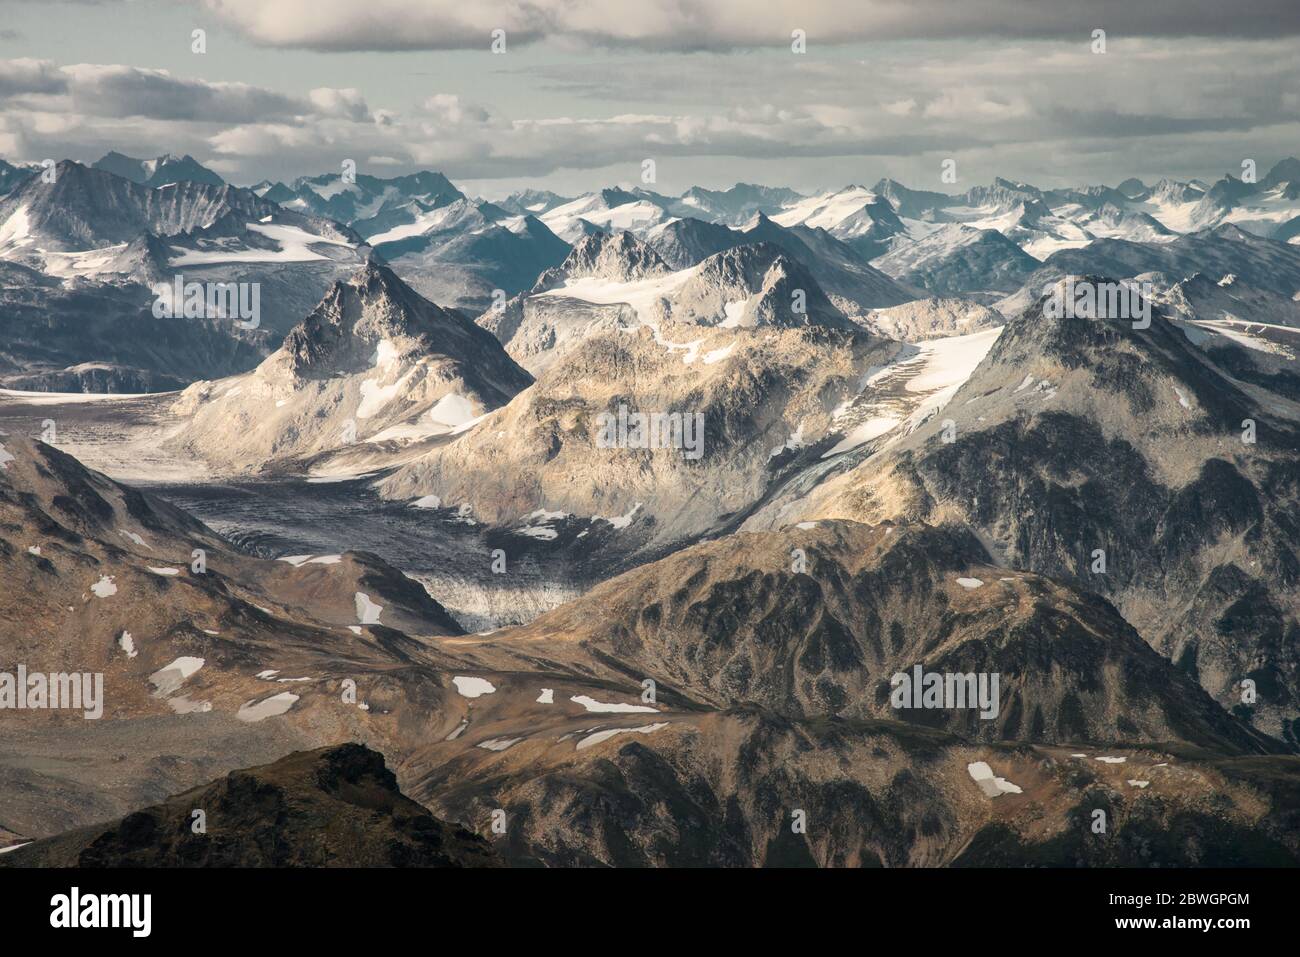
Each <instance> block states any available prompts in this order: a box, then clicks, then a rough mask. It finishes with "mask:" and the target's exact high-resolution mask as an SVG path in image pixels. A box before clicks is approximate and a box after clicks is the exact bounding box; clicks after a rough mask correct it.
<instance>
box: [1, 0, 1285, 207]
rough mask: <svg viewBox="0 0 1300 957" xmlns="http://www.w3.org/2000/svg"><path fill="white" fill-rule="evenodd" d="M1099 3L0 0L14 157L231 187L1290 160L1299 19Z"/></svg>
mask: <svg viewBox="0 0 1300 957" xmlns="http://www.w3.org/2000/svg"><path fill="white" fill-rule="evenodd" d="M1101 6H1102V8H1103V10H1102V12H1101V13H1098V12H1096V10H1092V11H1089V12H1087V13H1080V12H1077V11H1075V10H1074V8H1073V6H1072V5H1071V4H1068V3H1065V2H1049V3H1040V4H1035V5H1034V6H1032V7H1030V8H1024V7H1023V6H1022V5H1019V4H1016V3H1014V2H1013V0H978V2H972V3H963V4H952V3H948V2H935V0H931V2H921V3H917V4H911V5H900V4H897V3H893V2H883V3H882V2H868V3H862V4H856V5H854V6H853V7H851V8H841V5H838V4H829V3H808V4H796V3H776V4H762V5H754V4H746V3H741V2H735V0H716V2H714V3H710V4H691V3H669V2H666V0H665V2H662V3H656V2H649V3H642V2H638V3H626V4H618V3H603V4H596V3H563V4H562V3H550V2H541V3H535V4H530V5H527V6H526V7H519V6H516V5H512V4H507V3H486V4H476V5H475V6H474V7H473V8H472V9H470V8H462V7H461V6H458V5H454V4H449V3H442V2H433V3H428V2H426V3H420V2H399V0H373V2H370V3H367V4H354V3H351V2H344V0H315V2H304V0H288V2H282V3H277V4H276V5H275V6H274V7H273V8H267V7H266V5H264V4H259V3H256V2H250V0H222V2H217V0H209V2H195V3H189V4H165V3H160V2H154V0H137V2H127V0H103V2H54V3H35V2H28V0H0V10H2V11H3V14H4V17H3V23H4V25H3V27H0V103H2V104H3V107H2V109H3V112H0V158H3V159H6V160H8V161H10V162H38V161H39V160H41V159H44V158H47V157H49V158H56V159H59V158H64V157H67V158H71V159H75V160H78V161H82V162H87V163H90V162H93V161H94V160H96V159H98V158H99V157H100V156H102V155H103V154H104V153H106V152H108V151H110V150H118V151H120V152H122V153H125V154H127V155H131V156H138V157H144V158H148V157H153V156H156V155H159V154H161V153H164V152H172V153H176V154H185V153H188V154H191V155H193V156H194V157H195V158H196V159H197V160H199V161H200V162H202V163H204V164H205V165H207V166H209V167H211V168H212V169H214V170H215V171H217V172H218V173H220V174H221V175H222V176H224V177H226V178H227V179H229V180H230V181H232V182H235V183H239V184H251V183H253V182H256V181H259V180H262V179H272V180H277V179H281V180H290V179H293V178H295V177H297V176H301V175H309V174H317V173H325V172H331V171H335V170H337V169H338V168H339V164H340V163H341V162H342V161H343V160H345V159H352V160H354V161H355V162H356V164H357V169H358V172H361V173H368V174H371V175H376V176H393V175H398V174H401V173H406V172H412V171H415V170H419V169H435V170H439V171H441V172H443V173H445V174H446V175H447V176H448V177H450V178H451V179H452V180H453V181H455V182H456V183H457V185H458V186H461V188H463V189H465V190H466V191H468V192H471V193H475V194H477V195H482V196H486V197H488V198H499V197H501V196H504V195H506V194H507V193H509V192H511V191H513V190H516V189H520V188H525V187H532V188H539V189H553V190H555V191H557V192H560V193H566V194H573V193H577V192H584V191H588V190H592V189H596V188H599V187H602V186H612V185H624V186H628V187H631V186H642V185H644V186H646V188H650V189H653V190H656V191H658V192H664V193H669V194H677V193H680V192H681V191H682V190H683V189H685V188H687V187H689V186H692V185H701V186H705V187H710V188H718V187H727V186H730V185H732V184H734V183H736V182H738V181H743V182H755V183H762V184H766V185H774V186H789V187H792V188H795V189H799V190H801V191H804V192H815V191H818V190H822V189H832V188H839V187H842V186H845V185H847V184H849V183H860V184H863V185H868V186H869V185H871V184H872V183H874V182H875V181H876V180H878V179H879V178H881V177H885V176H887V177H893V178H895V179H898V180H900V181H901V182H903V183H905V184H906V185H908V186H912V187H914V188H918V189H935V190H941V191H944V192H950V193H956V192H961V191H963V190H965V189H967V188H969V187H970V186H973V185H977V184H982V183H987V182H989V181H990V180H991V179H992V178H993V177H994V176H1003V177H1006V178H1009V179H1015V180H1023V181H1027V182H1032V183H1034V184H1035V185H1039V186H1044V187H1059V186H1068V185H1082V184H1098V183H1105V184H1107V185H1115V184H1117V183H1119V182H1120V181H1122V180H1124V179H1127V178H1129V177H1131V176H1136V177H1138V178H1140V179H1142V180H1144V181H1145V182H1148V183H1150V182H1153V181H1154V180H1156V179H1158V178H1160V177H1162V176H1171V177H1176V178H1182V179H1187V178H1193V177H1196V178H1201V179H1205V180H1207V181H1213V180H1215V179H1218V178H1219V177H1221V176H1222V175H1223V174H1224V173H1232V174H1233V175H1240V173H1241V163H1242V161H1243V160H1245V159H1253V160H1255V162H1256V163H1257V165H1258V168H1259V170H1260V173H1261V175H1262V173H1263V172H1264V171H1265V170H1267V169H1268V168H1269V167H1270V166H1272V164H1273V163H1275V162H1277V160H1279V159H1281V158H1283V157H1286V156H1289V155H1292V154H1294V153H1296V152H1300V150H1298V149H1297V147H1296V144H1297V142H1300V93H1297V92H1295V91H1297V90H1300V82H1298V81H1300V63H1298V61H1297V58H1296V57H1295V56H1294V47H1295V43H1294V38H1295V35H1296V34H1297V32H1300V5H1297V4H1287V3H1284V2H1279V0H1270V2H1265V3H1258V4H1255V5H1253V6H1251V7H1247V8H1245V9H1244V10H1236V9H1234V10H1231V11H1225V10H1224V8H1223V7H1222V5H1221V4H1218V3H1212V2H1208V0H1195V2H1178V0H1165V2H1156V3H1149V4H1144V5H1142V7H1141V8H1140V9H1128V5H1126V4H1123V3H1119V2H1113V3H1106V4H1102V5H1101ZM195 30H203V31H205V37H204V40H205V47H206V52H203V53H198V52H194V51H193V47H194V40H193V31H195ZM495 30H501V31H504V35H503V39H504V46H505V50H504V52H501V53H493V52H492V49H491V47H492V44H493V31H495ZM796 30H802V31H804V32H805V34H806V52H803V53H796V52H794V51H793V50H792V40H791V35H792V32H793V31H796ZM1095 30H1104V31H1105V52H1104V53H1101V52H1094V49H1095V47H1096V46H1097V40H1096V39H1095V38H1094V35H1093V32H1094V31H1095ZM497 45H498V48H500V45H501V35H498V44H497ZM108 50H111V51H113V55H112V56H111V57H110V56H106V55H105V51H108ZM646 159H653V160H654V161H655V167H656V169H655V172H656V179H655V182H653V183H643V181H642V178H641V169H642V163H643V161H644V160H646ZM946 159H953V160H955V161H956V173H957V177H956V182H955V183H952V182H943V181H941V179H940V171H941V168H942V164H943V161H944V160H946Z"/></svg>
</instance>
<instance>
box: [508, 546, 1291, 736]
mask: <svg viewBox="0 0 1300 957" xmlns="http://www.w3.org/2000/svg"><path fill="white" fill-rule="evenodd" d="M597 609H599V611H597ZM516 640H517V641H521V642H525V643H526V644H527V646H528V647H530V648H533V649H535V650H537V649H541V648H551V647H552V646H555V647H558V648H563V647H564V646H567V645H572V644H577V645H579V646H580V647H581V648H582V649H583V651H584V652H586V653H588V654H592V655H595V656H596V657H597V658H598V660H600V661H602V662H604V663H606V667H608V668H610V669H611V671H610V674H611V676H615V675H617V673H618V670H617V669H631V670H632V671H633V672H635V673H640V674H644V675H646V676H649V677H652V678H654V679H655V680H656V681H658V682H661V683H663V684H664V685H666V686H669V687H673V688H675V689H676V690H678V691H679V692H681V693H682V694H685V695H687V696H689V697H690V698H691V699H692V700H695V701H697V702H702V703H707V704H708V705H710V706H712V707H735V706H739V705H742V704H750V703H752V704H758V705H761V706H762V707H764V708H766V709H769V710H771V711H773V712H777V713H782V714H788V715H790V716H792V717H808V716H812V715H838V716H841V717H846V718H868V717H874V718H893V719H896V720H902V721H908V722H914V723H921V724H926V725H930V726H932V727H940V728H945V729H947V730H949V731H953V732H957V733H960V734H961V735H963V736H964V737H966V738H968V739H973V740H983V741H990V742H991V741H1016V740H1019V741H1032V742H1037V743H1052V744H1055V743H1070V742H1082V741H1089V742H1093V743H1098V744H1105V743H1109V744H1118V743H1121V742H1124V741H1135V740H1141V741H1176V740H1177V741H1183V742H1186V743H1189V744H1194V745H1199V746H1203V747H1211V748H1216V749H1228V750H1230V751H1238V750H1244V751H1248V752H1249V751H1277V750H1281V749H1282V745H1281V744H1279V743H1278V742H1274V741H1271V740H1270V739H1268V738H1266V737H1264V736H1263V735H1260V734H1258V733H1257V732H1255V731H1253V730H1252V729H1250V728H1249V726H1247V725H1245V724H1243V723H1241V722H1240V721H1238V720H1237V719H1235V718H1232V717H1230V716H1228V715H1227V714H1226V713H1224V712H1223V711H1222V710H1221V709H1220V708H1219V707H1218V706H1217V705H1216V704H1214V702H1213V701H1212V700H1211V699H1210V698H1209V696H1208V695H1206V694H1205V693H1204V692H1203V691H1202V690H1201V689H1200V688H1198V687H1197V686H1196V684H1195V682H1194V681H1192V680H1191V679H1189V678H1188V677H1187V676H1186V675H1184V674H1182V673H1181V672H1179V671H1178V670H1177V669H1175V668H1174V666H1173V665H1172V664H1171V663H1170V662H1168V661H1166V660H1165V659H1163V658H1161V657H1160V656H1159V655H1158V654H1156V653H1155V652H1154V651H1153V650H1152V649H1151V648H1149V647H1148V646H1147V645H1146V644H1145V643H1144V642H1143V641H1142V639H1141V638H1140V637H1139V636H1138V634H1137V632H1135V631H1134V630H1133V628H1132V627H1131V626H1129V625H1128V624H1127V623H1126V622H1125V621H1124V620H1123V619H1122V618H1121V617H1120V616H1119V614H1118V613H1117V612H1116V611H1115V609H1114V608H1113V607H1111V606H1110V605H1109V604H1108V603H1107V602H1106V601H1104V600H1102V599H1100V598H1097V597H1094V596H1090V595H1088V594H1086V593H1082V592H1079V591H1076V590H1074V589H1070V588H1068V587H1066V586H1063V585H1062V584H1060V583H1057V582H1053V581H1051V580H1049V579H1044V578H1039V577H1038V576H1036V575H1031V574H1026V573H1022V572H1013V573H1008V572H1006V571H1005V570H1003V569H998V568H996V567H995V566H993V565H992V564H991V562H990V560H989V558H988V556H987V554H986V553H985V551H984V548H983V547H982V546H981V545H980V543H979V541H978V540H977V539H976V538H975V537H974V536H973V535H971V534H970V533H969V532H966V531H964V530H955V529H943V528H931V527H928V526H906V525H903V526H894V525H883V526H879V527H876V528H872V527H869V526H865V525H858V524H856V523H851V522H819V523H808V525H807V527H806V528H805V527H803V526H799V527H790V528H787V529H785V530H783V531H781V532H769V533H763V534H759V535H745V534H742V535H739V536H736V537H734V538H728V539H723V540H720V541H715V542H710V543H707V544H703V545H698V546H694V547H692V548H688V549H684V550H682V551H680V552H677V553H676V554H674V555H672V556H670V557H668V558H665V559H663V560H661V561H658V562H655V563H653V564H651V565H647V566H644V567H643V568H641V569H638V570H636V571H632V572H629V573H626V574H624V575H621V576H619V577H618V578H616V579H613V580H611V581H609V582H606V583H604V584H603V585H600V586H597V587H596V588H595V589H593V590H592V591H591V592H590V593H589V594H588V595H586V596H583V597H582V598H579V599H577V600H575V601H573V602H571V603H570V604H568V605H566V606H563V607H561V608H559V609H557V610H555V611H553V612H550V613H548V614H546V615H543V616H542V617H541V618H539V619H538V620H537V621H535V622H533V623H532V624H530V625H527V626H524V628H522V629H517V630H516V631H515V632H512V633H511V637H510V638H507V639H503V642H504V643H506V644H509V643H510V642H512V641H516ZM615 663H617V664H615ZM917 665H921V666H923V668H924V671H927V672H940V673H960V674H969V673H980V674H986V675H987V674H994V673H996V674H998V675H1000V678H999V685H998V688H997V689H996V690H995V691H994V693H993V694H992V695H991V696H990V697H989V700H988V701H985V702H983V705H985V706H987V705H989V704H991V705H992V706H991V707H987V708H985V709H982V708H981V707H976V705H975V700H974V696H973V695H972V696H971V697H970V698H969V699H968V700H967V704H966V706H964V707H963V708H957V709H954V708H952V707H942V708H934V709H932V710H926V709H922V708H900V707H898V706H897V705H898V702H897V701H894V700H892V699H891V689H892V687H893V682H892V679H893V677H894V676H895V675H897V674H900V673H902V674H907V675H908V676H909V678H910V677H911V675H912V673H913V669H914V667H915V666H917Z"/></svg>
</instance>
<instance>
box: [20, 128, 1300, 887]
mask: <svg viewBox="0 0 1300 957" xmlns="http://www.w3.org/2000/svg"><path fill="white" fill-rule="evenodd" d="M0 142H3V139H0ZM205 162H206V161H203V160H202V159H195V158H194V157H192V156H188V155H186V156H180V157H177V156H173V155H170V154H169V155H165V156H160V157H157V158H145V159H137V158H133V157H130V156H127V155H124V154H122V153H120V152H117V151H113V152H109V153H108V154H107V155H105V156H104V157H102V158H101V159H99V160H98V161H96V162H93V163H89V164H86V163H82V162H77V161H74V160H70V159H66V160H62V161H59V162H51V163H48V164H43V165H26V164H23V163H8V162H3V161H0V387H2V388H0V720H2V721H3V722H4V731H3V740H4V747H3V748H0V867H8V866H13V867H18V866H40V867H43V866H83V867H99V866H105V867H107V866H122V865H133V866H142V865H145V866H319V865H329V864H336V865H351V866H376V865H391V866H435V867H508V866H546V867H560V866H638V867H645V866H649V867H658V866H700V865H709V866H735V867H759V866H823V867H826V866H844V867H859V866H872V867H878V866H884V867H906V866H925V867H934V866H985V867H988V866H998V867H1003V866H1124V867H1131V866H1160V867H1171V866H1173V867H1177V866H1230V865H1254V866H1259V865H1269V866H1272V865H1287V866H1294V865H1296V864H1300V826H1298V825H1300V358H1298V356H1300V161H1297V160H1296V159H1293V158H1288V159H1282V160H1280V161H1279V162H1277V163H1276V164H1275V165H1273V166H1272V168H1271V169H1268V170H1264V167H1262V166H1261V167H1260V170H1261V174H1260V176H1259V177H1258V179H1257V181H1255V180H1254V177H1251V180H1252V181H1249V182H1247V181H1243V180H1241V179H1238V178H1236V177H1234V176H1231V175H1228V176H1224V177H1222V178H1220V179H1218V180H1217V181H1209V180H1207V181H1201V180H1195V179H1193V180H1187V181H1180V180H1173V179H1161V180H1159V181H1157V182H1151V183H1146V182H1142V181H1139V180H1137V179H1132V178H1130V179H1127V180H1125V181H1123V182H1121V183H1118V184H1117V185H1114V186H1109V185H1095V184H1094V185H1087V184H1079V185H1076V186H1073V187H1068V188H1066V187H1059V186H1057V187H1052V188H1043V187H1039V186H1035V185H1031V184H1029V183H1023V182H1014V181H1011V180H1007V179H1001V178H998V179H994V180H993V181H992V182H991V183H989V184H987V185H976V186H971V187H970V188H968V189H966V190H965V191H964V192H960V193H958V192H953V193H948V192H938V191H934V190H931V189H928V188H927V189H921V188H913V187H914V186H918V185H920V184H913V185H911V186H909V185H904V184H903V183H900V182H896V181H894V180H892V179H881V180H879V181H878V182H876V183H875V184H874V185H873V186H870V187H866V186H861V185H846V186H844V187H843V188H842V189H835V190H829V191H826V192H822V193H818V194H814V195H805V194H804V193H802V192H799V191H796V190H794V189H790V188H786V187H784V186H780V185H774V186H773V185H768V186H760V185H751V184H745V183H740V184H737V185H735V186H733V187H731V188H728V189H714V188H703V187H692V188H690V189H687V190H685V191H684V192H682V193H681V194H680V195H667V194H664V193H659V192H656V191H654V189H653V188H650V187H653V185H654V184H653V183H643V184H642V185H639V186H635V187H633V186H629V185H628V184H622V185H610V186H607V187H605V188H599V189H595V190H594V191H592V192H589V193H584V194H582V195H575V196H566V195H558V194H556V193H554V192H549V191H545V190H538V189H530V190H525V191H521V192H516V193H514V194H512V195H509V196H505V197H499V196H498V197H497V198H495V199H493V200H491V201H489V200H486V199H483V198H480V197H478V196H475V195H471V192H472V191H471V192H467V191H466V190H465V189H462V188H461V187H460V186H457V185H456V184H455V183H453V182H452V181H451V180H450V179H448V178H447V177H446V176H444V175H442V173H440V172H437V171H434V170H424V171H420V172H414V173H408V174H404V175H397V176H391V177H385V176H381V175H375V173H374V170H371V171H369V172H356V173H353V172H345V173H344V174H338V173H325V174H320V175H315V174H312V173H311V172H310V171H306V170H305V171H303V172H304V175H302V176H300V177H298V178H296V179H291V180H290V179H286V181H269V180H268V181H263V182H260V183H257V184H255V185H251V186H244V185H236V184H234V183H230V182H227V181H226V179H225V178H223V177H222V176H221V175H218V173H216V172H214V170H213V169H212V168H209V166H208V165H205ZM213 165H216V166H217V168H223V167H221V165H220V164H213ZM379 168H380V169H381V170H382V167H379ZM870 181H871V180H870V179H869V178H866V179H863V180H862V182H870ZM593 185H594V184H593ZM953 188H954V189H955V188H956V187H955V186H954V187H953ZM1080 289H1084V290H1087V291H1089V292H1092V291H1098V295H1097V297H1096V298H1095V300H1093V306H1092V307H1090V308H1087V309H1084V308H1079V309H1076V308H1074V306H1075V304H1076V299H1075V298H1074V296H1075V292H1076V290H1080ZM1121 301H1122V302H1123V304H1124V306H1125V309H1124V310H1122V311H1116V310H1115V309H1114V308H1113V305H1114V304H1115V303H1116V302H1121ZM1063 302H1064V303H1065V306H1066V308H1061V305H1062V303H1063ZM1097 303H1100V304H1101V305H1100V306H1098V305H1097ZM1107 303H1109V304H1110V305H1107ZM19 666H21V669H22V674H23V676H24V677H23V679H22V680H21V681H19V680H18V678H17V675H18V673H19ZM47 675H48V676H56V677H54V678H52V679H51V681H50V683H49V685H48V686H46V685H45V684H44V683H43V682H44V680H45V677H44V676H47ZM59 675H64V676H69V675H71V676H74V677H76V676H83V675H97V676H100V678H101V679H102V701H99V702H97V706H98V707H100V708H102V716H101V717H99V718H98V719H87V717H86V712H87V711H88V708H79V709H78V708H71V707H64V706H61V705H60V704H59V702H62V703H64V704H66V703H67V701H68V695H70V694H71V692H72V688H73V685H72V684H71V683H69V682H66V681H65V682H62V683H61V682H60V680H59V679H58V678H57V676H59ZM33 676H36V677H39V678H41V682H42V684H41V685H40V687H39V689H38V688H37V686H35V685H32V684H31V681H32V677H33ZM930 676H932V677H933V678H934V679H935V680H934V681H933V682H931V681H930V680H929V679H930ZM900 682H901V683H903V684H904V685H905V687H904V688H903V689H902V690H903V691H906V692H907V693H906V694H903V693H902V692H901V691H900ZM76 687H77V688H80V687H81V685H79V684H78V685H76ZM86 687H90V686H89V685H87V686H86ZM38 690H39V695H37V691H38ZM977 691H978V693H977ZM967 692H968V694H967ZM954 693H955V694H956V697H955V698H954ZM977 699H979V700H978V701H977ZM78 700H80V699H78ZM900 702H901V703H900ZM81 703H82V704H85V702H81ZM52 756H57V757H52ZM196 802H198V803H196ZM200 805H201V806H203V807H205V808H206V809H207V830H206V832H204V833H198V832H195V833H191V832H190V831H189V830H187V827H186V820H187V818H186V815H187V814H189V809H190V808H191V807H196V806H200ZM1098 812H1100V813H1101V814H1102V817H1103V818H1104V820H1105V821H1106V826H1105V827H1103V828H1102V829H1101V830H1098V829H1097V827H1096V821H1097V820H1098V818H1097V814H1098ZM499 815H500V817H499ZM792 817H794V818H796V819H797V820H798V821H799V822H800V824H801V826H799V827H792V826H791V821H792ZM502 820H504V821H506V822H508V823H507V824H505V825H501V821H502ZM268 822H279V823H276V824H275V827H274V829H273V830H268V828H270V827H271V825H270V824H269V823H268ZM285 822H289V823H288V824H285ZM499 825H500V826H499Z"/></svg>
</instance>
